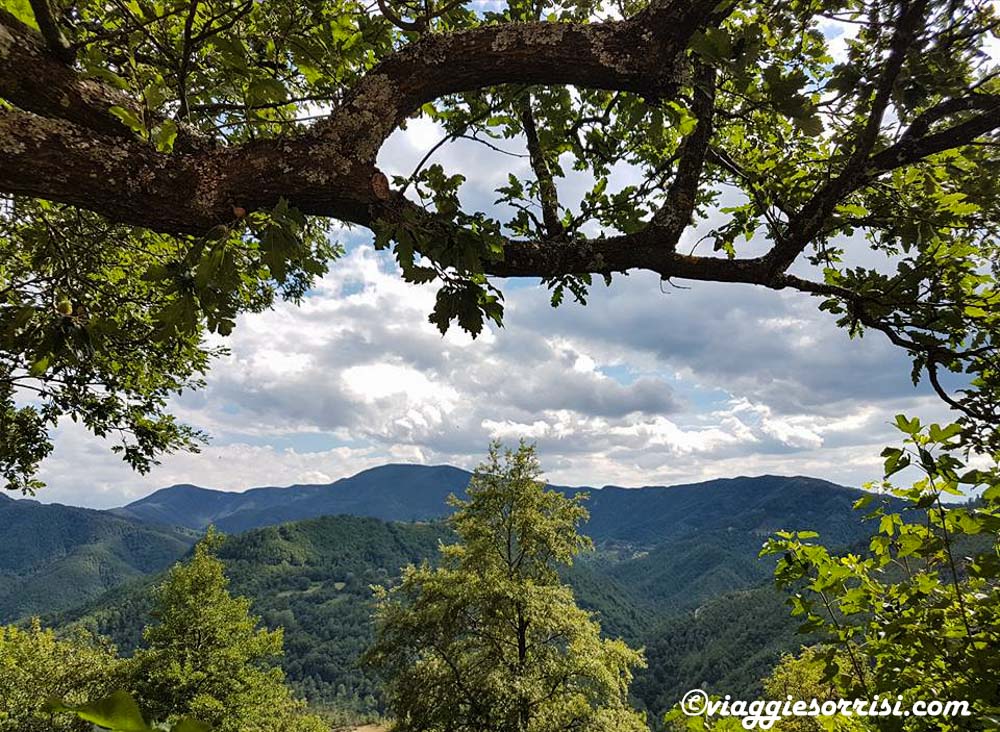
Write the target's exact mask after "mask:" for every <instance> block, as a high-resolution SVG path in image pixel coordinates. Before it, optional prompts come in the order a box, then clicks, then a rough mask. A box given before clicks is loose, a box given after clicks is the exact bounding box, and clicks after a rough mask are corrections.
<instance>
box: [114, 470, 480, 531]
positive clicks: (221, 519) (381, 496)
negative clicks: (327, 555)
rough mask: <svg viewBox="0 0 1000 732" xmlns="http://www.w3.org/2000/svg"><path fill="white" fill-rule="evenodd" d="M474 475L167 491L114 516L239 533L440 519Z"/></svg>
mask: <svg viewBox="0 0 1000 732" xmlns="http://www.w3.org/2000/svg"><path fill="white" fill-rule="evenodd" d="M471 475H472V474H471V473H469V472H468V471H465V470H461V469H459V468H454V467H451V466H450V465H439V466H426V465H403V464H390V465H382V466H379V467H376V468H370V469H368V470H364V471H362V472H360V473H357V474H356V475H352V476H350V477H348V478H341V479H340V480H337V481H334V482H333V483H329V484H326V485H293V486H288V487H287V488H275V487H267V488H250V489H249V490H246V491H242V492H239V493H236V492H226V491H216V490H212V489H209V488H200V487H198V486H193V485H176V486H171V487H169V488H163V489H161V490H158V491H156V492H155V493H153V494H151V495H149V496H146V497H145V498H141V499H139V500H138V501H135V502H133V503H130V504H128V505H127V506H123V507H121V508H116V509H112V510H111V513H114V514H116V515H119V516H125V517H128V518H134V519H138V520H140V521H146V522H149V523H158V524H164V525H175V526H183V527H185V528H189V529H204V528H206V527H207V526H208V525H209V524H214V525H215V526H216V528H218V529H220V530H221V531H225V532H227V533H239V532H241V531H246V530H248V529H255V528H259V527H262V526H273V525H276V524H282V523H287V522H289V521H299V520H302V519H309V518H317V517H319V516H336V515H339V514H345V515H351V516H367V517H371V518H379V519H382V520H383V521H426V520H429V519H435V518H440V517H441V516H443V515H444V514H445V513H446V512H447V510H448V507H447V503H446V500H447V498H448V496H449V495H450V494H452V493H457V494H463V493H464V492H465V488H466V486H467V485H468V484H469V478H470V477H471Z"/></svg>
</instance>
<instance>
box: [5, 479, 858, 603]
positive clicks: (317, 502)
mask: <svg viewBox="0 0 1000 732" xmlns="http://www.w3.org/2000/svg"><path fill="white" fill-rule="evenodd" d="M470 477H471V474H470V473H468V472H467V471H464V470H461V469H459V468H455V467H451V466H421V465H384V466H381V467H377V468H372V469H370V470H365V471H363V472H361V473H358V474H357V475H354V476H351V477H349V478H344V479H342V480H338V481H336V482H334V483H331V484H328V485H294V486H289V487H286V488H277V487H266V488H253V489H250V490H247V491H244V492H240V493H237V492H226V491H218V490H212V489H208V488H201V487H198V486H194V485H176V486H171V487H169V488H164V489H161V490H159V491H156V492H155V493H153V494H151V495H149V496H147V497H145V498H142V499H140V500H138V501H135V502H133V503H130V504H128V505H126V506H123V507H121V508H115V509H111V510H108V511H97V510H92V509H86V508H78V507H73V506H64V505H60V504H49V505H46V504H41V503H38V502H36V501H32V500H24V499H22V500H12V499H10V498H9V497H7V496H3V495H0V526H3V527H4V529H3V531H2V532H0V579H2V580H3V582H2V583H0V622H6V621H10V620H14V619H17V618H20V617H24V616H26V615H30V614H33V613H39V612H43V613H44V612H58V611H62V610H66V609H68V608H71V607H74V606H76V605H80V604H81V603H84V602H86V601H88V600H90V599H92V598H94V597H96V596H98V595H100V594H101V593H102V592H104V591H105V590H108V589H111V588H113V587H116V586H118V585H119V584H121V583H123V582H125V581H127V580H129V579H132V578H135V577H138V576H142V575H144V574H148V573H150V572H157V571H159V570H161V569H163V568H164V567H166V566H167V565H169V564H170V563H171V562H173V561H175V560H177V559H178V558H179V557H181V556H183V554H184V553H185V552H186V551H187V550H188V549H189V548H190V546H191V545H192V543H193V542H194V541H195V540H196V538H197V535H198V534H199V533H200V532H201V531H203V530H204V529H205V528H206V527H207V526H209V525H215V526H216V527H217V528H219V529H220V530H221V531H223V532H226V533H230V534H238V533H241V532H244V531H248V530H250V529H254V528H260V527H264V526H272V525H278V524H283V523H287V522H290V521H298V520H304V519H310V518H316V517H320V516H332V515H351V516H360V517H370V518H377V519H381V520H384V521H404V522H405V521H430V520H435V519H438V518H441V517H443V516H445V515H447V513H448V512H449V510H450V509H449V507H448V504H447V499H448V496H449V495H451V494H458V495H462V494H463V493H464V490H465V487H466V486H467V485H468V482H469V478H470ZM557 490H561V491H564V492H567V493H575V492H579V491H585V492H587V493H588V494H589V500H588V501H587V507H588V510H589V511H590V520H589V522H588V524H587V526H586V532H587V533H588V534H589V535H590V536H591V537H592V538H593V539H594V540H595V541H596V542H597V543H598V544H599V545H602V546H603V547H604V548H605V549H607V550H609V551H610V548H611V547H613V546H622V547H625V549H624V550H623V551H625V553H628V552H638V551H650V552H651V556H650V557H648V558H646V559H644V560H643V561H639V562H636V563H635V564H632V565H630V566H631V567H632V569H630V570H629V571H630V572H631V573H632V575H631V576H630V577H628V578H627V581H629V582H632V583H635V584H637V585H643V584H645V585H650V586H662V585H663V584H664V583H665V582H668V581H669V582H670V583H673V584H677V583H681V584H684V583H687V582H691V583H696V584H698V585H699V586H706V587H708V586H712V587H716V588H722V587H724V586H726V584H727V582H729V581H730V579H731V578H728V577H727V575H731V574H732V573H734V572H735V573H738V574H740V575H741V576H746V575H747V574H748V573H749V574H751V575H752V574H760V570H759V563H757V562H756V561H755V560H754V558H753V555H754V552H753V548H754V546H759V544H760V542H761V541H762V539H763V538H764V537H766V536H767V535H768V534H770V533H771V532H773V531H774V530H777V529H781V528H787V527H795V528H800V529H817V530H819V529H821V530H822V532H823V534H824V537H825V538H826V539H827V540H828V541H831V542H833V543H836V544H848V543H851V542H852V541H854V540H856V539H857V537H858V535H859V528H860V527H859V524H858V521H857V519H856V517H855V516H854V515H853V513H852V511H851V510H850V508H851V504H852V503H853V501H854V500H855V499H856V498H857V497H858V495H860V494H859V492H858V491H857V490H854V489H850V488H845V487H842V486H837V485H834V484H832V483H829V482H827V481H822V480H817V479H814V478H804V477H780V476H760V477H753V478H732V479H723V480H713V481H708V482H704V483H696V484H690V485H678V486H672V487H644V488H620V487H615V486H605V487H604V488H600V489H588V488H568V487H558V488H557ZM710 532H721V533H720V535H719V537H718V540H717V541H714V542H708V541H707V535H708V533H710ZM699 537H700V538H699ZM675 539H676V540H678V541H677V543H676V544H672V545H671V546H670V548H669V551H670V552H672V556H673V557H675V558H676V557H679V556H687V557H689V561H686V562H683V563H677V562H675V561H670V562H663V561H661V560H662V558H663V556H664V553H665V552H666V551H667V549H666V548H665V547H664V544H665V543H668V542H672V541H673V540H675ZM734 541H737V542H738V543H740V547H739V550H738V551H737V550H734V549H732V548H731V547H732V544H733V542H734ZM675 567H677V568H678V569H675ZM684 568H687V571H686V572H684ZM678 571H680V572H682V573H684V576H680V575H677V574H676V573H677V572H678ZM665 573H666V574H665ZM666 575H669V577H668V576H666ZM692 596H700V595H699V593H693V595H692Z"/></svg>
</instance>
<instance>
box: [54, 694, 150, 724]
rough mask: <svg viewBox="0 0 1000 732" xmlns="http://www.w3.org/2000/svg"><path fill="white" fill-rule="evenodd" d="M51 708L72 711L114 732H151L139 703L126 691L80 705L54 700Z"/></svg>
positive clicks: (56, 710)
mask: <svg viewBox="0 0 1000 732" xmlns="http://www.w3.org/2000/svg"><path fill="white" fill-rule="evenodd" d="M50 709H51V710H52V711H54V712H72V713H73V714H75V715H76V716H78V717H79V718H80V719H82V720H84V721H87V722H92V723H94V724H96V725H97V726H98V727H103V728H104V729H109V730H112V731H113V732H150V728H149V727H148V726H147V725H146V722H145V721H144V720H143V718H142V713H141V712H140V711H139V705H138V704H136V703H135V700H134V699H133V698H132V697H131V696H130V695H129V694H128V693H127V692H124V691H116V692H115V693H113V694H112V695H111V696H108V697H105V698H104V699H100V700H98V701H96V702H92V703H90V704H83V705H80V706H68V705H66V704H62V703H61V702H52V703H50Z"/></svg>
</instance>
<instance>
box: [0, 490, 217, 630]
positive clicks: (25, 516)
mask: <svg viewBox="0 0 1000 732" xmlns="http://www.w3.org/2000/svg"><path fill="white" fill-rule="evenodd" d="M196 538H197V537H196V534H194V533H193V532H190V531H186V530H182V529H174V528H168V527H154V526H149V525H146V524H143V523H140V522H138V521H133V520H129V519H125V518H121V517H118V516H113V515H111V514H109V513H107V512H104V511H93V510H90V509H86V508H75V507H73V506H63V505H59V504H52V505H44V504H41V503H38V502H37V501H32V500H12V499H11V498H10V497H9V496H4V495H2V494H0V623H2V622H6V621H9V620H12V619H14V618H18V617H23V616H26V615H30V614H36V613H49V612H53V611H56V610H62V609H65V608H69V607H73V606H75V605H79V604H80V603H82V602H85V601H86V600H88V599H90V598H93V597H96V596H98V595H100V594H101V593H103V592H104V591H106V590H108V589H110V588H112V587H117V586H118V585H120V584H122V583H123V582H126V581H127V580H129V579H132V578H135V577H141V576H143V575H145V574H148V573H150V572H158V571H160V570H161V569H163V568H164V567H166V566H167V565H169V564H170V563H171V562H173V561H175V560H176V559H177V558H178V557H179V556H181V555H182V554H184V552H186V551H187V550H188V548H190V546H191V545H192V544H193V543H194V541H195V539H196Z"/></svg>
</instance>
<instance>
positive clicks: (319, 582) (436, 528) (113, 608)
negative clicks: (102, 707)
mask: <svg viewBox="0 0 1000 732" xmlns="http://www.w3.org/2000/svg"><path fill="white" fill-rule="evenodd" d="M845 492H846V491H845ZM841 519H843V522H842V521H841ZM848 519H849V509H847V510H845V512H844V514H843V515H840V514H836V515H834V516H832V517H831V523H832V525H834V526H835V527H842V530H843V527H851V529H850V531H846V532H845V533H849V534H850V535H851V536H852V537H854V538H857V537H860V536H861V535H863V534H864V533H865V529H864V527H862V525H861V524H860V522H858V521H857V519H856V518H855V519H854V521H853V522H851V521H849V520H848ZM775 520H777V519H775ZM697 523H700V524H702V525H704V526H706V527H707V526H716V528H714V529H713V530H709V529H707V528H706V529H705V530H704V531H702V530H699V529H695V528H692V529H689V530H688V531H687V532H686V533H684V534H683V535H681V536H678V537H675V538H669V539H664V540H663V541H662V542H660V543H659V544H657V545H655V546H654V547H653V548H652V549H651V550H650V549H646V548H641V549H639V548H636V547H637V546H639V545H632V544H628V543H623V542H612V541H610V540H609V541H606V542H605V543H604V544H603V545H602V547H601V548H599V549H598V551H596V552H594V553H592V554H589V555H586V556H585V557H584V558H583V559H582V560H580V561H578V562H576V564H574V566H573V567H571V568H570V569H569V570H567V571H566V572H565V577H566V579H567V580H568V581H569V582H570V584H571V585H572V586H573V588H574V592H575V594H576V596H577V599H578V601H579V603H580V605H581V606H583V607H585V608H587V609H589V610H592V611H594V612H596V613H597V614H598V617H599V618H600V620H601V624H602V627H603V629H604V631H605V633H606V634H608V635H609V636H620V637H623V638H625V639H627V640H628V641H629V642H631V643H633V644H636V645H640V646H646V647H647V648H648V651H649V658H650V665H649V668H648V669H647V670H645V671H642V672H640V675H639V677H638V681H637V684H636V687H635V691H636V694H637V703H639V704H640V705H641V706H648V707H649V708H650V709H652V710H656V711H663V709H664V708H665V706H669V705H670V704H672V703H673V702H674V701H676V696H675V694H676V691H677V690H678V689H680V688H681V687H682V686H683V685H684V684H685V683H689V681H690V679H691V678H694V677H695V676H697V677H699V678H703V679H704V680H705V681H706V683H707V684H708V685H709V686H711V687H714V688H719V689H722V688H724V689H725V690H726V691H727V692H728V693H737V692H744V691H746V692H748V693H749V692H750V691H751V690H754V689H757V688H758V687H759V682H760V679H761V677H762V676H763V675H764V674H765V673H766V672H767V671H768V670H769V669H770V668H771V667H772V666H773V665H774V663H775V662H776V661H777V659H778V657H779V655H780V653H781V652H782V651H785V650H790V649H794V648H796V647H797V644H798V643H800V642H801V641H800V639H798V638H796V637H795V635H794V629H795V627H796V625H797V623H796V622H794V621H793V620H791V619H789V617H788V613H787V608H785V607H784V606H783V604H782V602H783V600H782V597H781V595H780V594H779V593H778V592H777V591H776V590H774V589H773V588H772V587H771V586H770V580H769V578H770V575H771V571H772V569H773V562H771V561H760V560H758V559H757V552H758V550H759V548H760V545H761V542H762V539H761V538H760V537H758V536H756V534H755V532H753V531H746V530H742V531H741V530H737V529H735V528H731V527H728V528H724V529H719V528H717V525H716V524H712V523H711V522H708V521H699V522H697ZM789 525H791V524H789ZM842 535H844V534H842ZM450 540H452V537H451V536H450V534H449V533H448V531H447V530H446V529H445V528H444V526H443V525H442V524H440V523H386V522H383V521H380V520H377V519H372V518H359V517H348V516H336V517H323V518H319V519H312V520H308V521H302V522H296V523H290V524H284V525H281V526H276V527H265V528H261V529H255V530H252V531H248V532H246V533H244V534H241V535H237V536H231V537H229V538H228V539H227V540H226V542H225V543H224V545H223V546H222V547H221V549H220V550H219V557H220V558H221V559H222V560H223V561H224V562H225V564H226V567H227V573H228V575H229V576H230V578H231V579H232V588H233V591H234V592H236V593H238V594H244V595H247V596H249V597H250V598H252V600H253V611H254V612H255V613H259V614H260V615H261V617H262V619H263V621H264V622H265V624H266V625H268V626H270V627H279V626H280V627H283V628H284V629H285V649H286V655H285V659H284V662H283V667H284V669H285V671H286V672H287V673H288V677H289V680H290V681H291V682H292V684H293V685H294V686H295V687H296V688H297V689H298V690H299V691H300V692H302V693H303V694H304V695H306V696H307V697H308V698H309V699H310V701H311V702H312V703H313V704H317V705H320V706H324V705H328V706H334V707H338V708H344V707H348V708H351V709H354V710H357V711H365V712H367V711H372V710H379V709H381V705H382V702H381V698H380V695H379V691H378V687H377V684H376V680H375V679H374V678H373V677H372V676H371V674H370V672H368V671H366V670H363V669H362V668H360V667H359V666H358V665H357V659H358V656H359V655H360V653H361V652H362V651H363V650H364V649H365V648H366V647H367V645H368V644H369V643H370V641H371V624H370V613H371V605H370V600H371V590H370V586H371V585H372V584H376V583H381V584H385V583H387V582H388V583H390V584H391V583H392V582H393V581H394V580H395V579H396V578H397V577H398V574H399V569H400V567H402V566H403V565H405V564H407V563H419V562H420V561H422V560H424V559H432V558H433V557H434V556H435V554H436V551H437V546H438V543H439V542H440V541H450ZM642 546H646V545H645V544H643V545H642ZM151 585H152V580H146V581H145V582H140V583H135V584H133V585H130V586H129V587H127V588H123V589H122V590H118V591H113V592H111V593H108V595H107V596H105V597H103V598H101V599H99V600H98V601H96V602H93V603H90V604H89V605H87V606H85V607H83V608H81V609H79V610H78V611H76V612H73V613H69V614H64V615H62V616H60V617H57V618H53V619H50V620H52V621H53V622H56V623H59V624H67V623H80V624H83V625H85V626H86V627H88V628H90V629H92V630H95V631H96V632H98V633H101V634H106V635H109V636H111V637H112V638H113V639H114V641H115V642H116V643H117V644H119V646H121V647H122V648H123V649H124V650H126V651H128V650H130V649H133V648H135V647H136V646H137V645H138V644H139V643H140V635H139V633H140V630H141V628H142V626H143V624H144V623H145V622H146V616H147V613H148V611H149V608H150V600H149V589H150V586H151ZM740 590H745V591H743V592H741V591H740ZM717 661H718V663H716V662H717Z"/></svg>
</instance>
